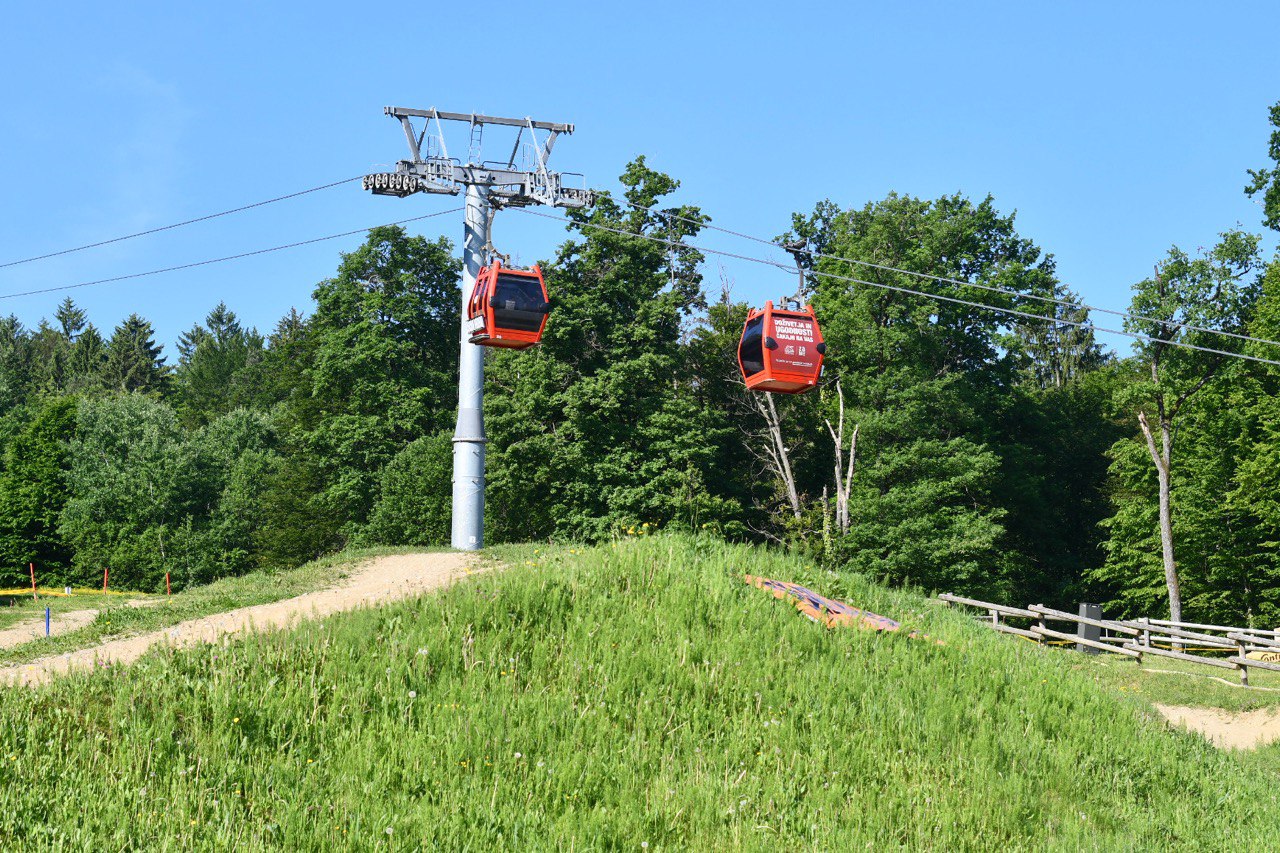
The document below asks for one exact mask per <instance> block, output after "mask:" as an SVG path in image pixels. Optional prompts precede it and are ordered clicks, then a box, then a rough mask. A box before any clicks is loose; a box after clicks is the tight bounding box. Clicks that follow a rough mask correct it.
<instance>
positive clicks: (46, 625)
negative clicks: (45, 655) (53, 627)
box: [44, 607, 49, 637]
mask: <svg viewBox="0 0 1280 853" xmlns="http://www.w3.org/2000/svg"><path fill="white" fill-rule="evenodd" d="M44 635H45V636H46V637H47V636H49V608H47V607H46V608H45V609H44Z"/></svg>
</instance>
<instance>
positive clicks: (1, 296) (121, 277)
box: [0, 207, 462, 299]
mask: <svg viewBox="0 0 1280 853" xmlns="http://www.w3.org/2000/svg"><path fill="white" fill-rule="evenodd" d="M460 210H462V208H461V207H455V208H452V209H450V210H442V211H439V212H438V213H428V214H427V215H425V216H415V217H413V218H412V219H400V220H397V221H395V222H385V223H382V224H381V225H371V226H369V227H367V228H356V229H355V230H352V231H343V232H342V233H341V234H329V235H327V236H325V237H313V238H312V239H310V240H299V241H298V242H297V243H286V244H285V245H283V246H272V247H271V248H269V249H256V250H254V251H252V252H241V253H240V254H238V255H227V256H226V257H224V258H210V259H209V260H205V261H196V262H194V263H190V264H179V265H178V266H174V267H164V268H163V269H158V270H148V271H147V272H135V273H130V274H129V275H118V276H115V277H113V278H100V279H97V280H96V281H82V282H79V283H78V284H63V285H59V286H57V287H42V288H40V289H38V290H24V291H22V292H21V293H0V299H16V298H18V297H19V296H35V295H37V294H40V293H54V292H55V291H59V290H75V289H76V288H79V287H90V286H92V285H95V284H110V283H111V282H116V281H128V280H129V279H134V278H145V277H147V276H151V275H160V274H161V273H166V272H177V271H178V270H189V269H192V268H194V267H204V266H208V265H210V264H220V263H223V262H224V261H235V260H239V259H240V258H251V257H253V256H254V255H266V254H269V253H270V252H279V251H282V250H284V249H296V248H298V247H299V246H310V245H311V244H312V243H323V242H324V241H326V240H336V239H338V238H339V237H350V236H351V235H352V234H362V233H364V232H367V231H372V230H373V229H374V228H384V227H386V226H388V225H405V224H407V223H410V222H420V221H421V220H423V219H431V218H432V217H435V216H444V215H445V214H446V213H457V212H458V211H460Z"/></svg>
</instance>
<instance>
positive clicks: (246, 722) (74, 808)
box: [0, 537, 1280, 850]
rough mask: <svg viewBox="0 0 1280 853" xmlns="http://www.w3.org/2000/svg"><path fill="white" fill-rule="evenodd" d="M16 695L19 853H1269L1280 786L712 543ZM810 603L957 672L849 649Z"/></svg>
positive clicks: (922, 607) (966, 640)
mask: <svg viewBox="0 0 1280 853" xmlns="http://www.w3.org/2000/svg"><path fill="white" fill-rule="evenodd" d="M498 553H499V555H500V556H501V557H502V558H503V559H504V560H505V561H506V562H508V564H510V565H511V566H512V568H511V569H509V570H508V571H506V572H503V573H493V574H488V575H481V576H478V577H476V578H473V579H471V580H469V581H467V582H464V583H462V584H460V585H458V586H456V587H455V588H453V589H452V590H450V591H448V592H447V593H444V594H441V595H438V596H428V597H424V598H422V599H420V600H417V601H413V602H405V603H401V604H397V605H394V606H390V607H386V608H382V609H377V610H370V611H363V612H359V613H354V614H346V615H342V616H335V617H330V618H328V619H326V620H324V621H323V622H322V623H311V624H307V625H304V626H302V627H300V628H298V629H297V630H295V631H291V632H287V633H278V634H271V635H265V636H256V637H251V638H248V639H245V640H242V641H239V642H236V643H234V644H232V645H230V646H228V647H209V648H202V649H192V650H187V651H183V652H178V653H174V652H163V653H156V654H152V655H150V656H148V657H147V658H144V660H143V661H142V662H140V663H139V664H137V665H135V666H134V667H132V668H131V669H128V670H122V671H119V672H97V673H93V674H87V675H81V676H76V677H71V678H68V679H66V680H63V681H60V682H58V683H56V684H53V685H51V686H48V687H45V688H42V689H39V690H34V691H27V690H13V691H9V692H7V693H5V694H4V695H3V696H0V738H2V739H3V742H4V743H5V744H6V745H8V749H7V751H6V752H4V753H2V754H0V792H2V793H0V845H3V846H4V847H14V846H17V845H26V846H65V847H70V848H84V849H128V848H131V847H137V846H145V847H168V848H173V849H179V848H181V849H187V848H220V849H225V848H229V847H235V848H237V849H256V848H273V847H279V848H288V849H303V850H319V849H333V848H346V849H374V848H379V847H386V848H392V849H416V848H418V847H419V846H435V847H442V848H447V849H476V850H482V849H490V848H492V847H494V846H495V845H501V846H503V847H533V848H555V847H561V848H592V849H594V848H605V849H623V848H626V849H640V848H641V847H642V845H644V844H647V847H648V849H649V850H655V849H658V848H674V849H682V848H689V847H692V848H726V847H747V848H769V849H824V850H825V849H849V848H851V847H852V846H854V845H858V846H866V845H869V844H872V843H874V844H875V845H876V846H882V845H898V846H906V847H911V848H930V849H991V848H997V847H1000V848H1011V849H1033V848H1042V847H1045V846H1048V847H1051V848H1070V849H1080V848H1106V849H1113V848H1157V847H1159V848H1175V849H1177V848H1181V849H1196V848H1204V847H1209V848H1215V849H1270V848H1274V847H1275V846H1276V845H1277V840H1278V839H1280V829H1278V828H1277V827H1278V826H1280V819H1277V806H1276V789H1275V784H1274V783H1275V776H1274V775H1273V774H1270V773H1265V772H1262V771H1260V770H1258V769H1256V768H1249V767H1245V766H1242V765H1241V764H1240V763H1238V762H1236V761H1234V760H1233V758H1232V757H1231V756H1230V755H1227V754H1223V753H1219V752H1217V751H1215V750H1214V749H1213V748H1212V747H1210V746H1208V745H1207V744H1206V743H1205V742H1204V741H1203V740H1201V739H1199V738H1197V737H1194V736H1191V735H1185V734H1181V733H1176V732H1171V731H1169V730H1168V729H1167V728H1166V727H1165V725H1164V724H1163V723H1160V722H1158V721H1156V720H1154V719H1153V718H1152V717H1151V715H1150V714H1149V713H1146V712H1144V711H1143V708H1144V706H1143V705H1142V703H1140V702H1139V701H1137V700H1133V699H1127V698H1125V697H1124V695H1123V694H1121V693H1119V692H1118V691H1116V690H1114V689H1112V688H1110V687H1109V686H1106V685H1105V684H1103V685H1099V684H1098V683H1097V680H1096V677H1095V676H1094V675H1091V674H1090V669H1089V668H1088V666H1087V665H1086V666H1081V665H1080V664H1079V663H1078V658H1076V657H1074V656H1071V655H1067V654H1062V653H1056V652H1051V651H1045V650H1041V649H1037V648H1035V647H1034V646H1032V645H1031V644H1022V643H1013V642H1009V641H1008V640H1007V639H1006V638H1003V637H1000V636H997V635H995V634H993V633H991V632H989V631H987V630H986V629H984V628H982V627H980V626H976V625H973V624H971V623H970V622H969V621H968V620H966V619H965V618H964V617H962V616H960V615H958V614H955V613H951V612H947V611H945V610H942V609H941V608H937V607H933V606H930V605H928V604H926V603H925V602H924V601H923V600H922V599H920V598H918V597H915V596H912V595H909V594H899V593H892V592H888V591H885V590H883V589H880V588H878V587H874V586H870V585H864V584H862V583H861V582H859V581H857V580H856V579H853V580H837V579H834V578H828V577H825V576H822V577H819V576H816V575H814V574H812V573H809V572H806V571H805V570H803V568H802V567H800V566H799V565H798V564H797V563H796V562H795V561H794V560H792V559H790V558H787V557H785V556H782V555H778V554H775V553H770V552H766V551H763V550H759V549H749V548H744V547H733V546H727V545H723V544H720V543H717V542H715V541H712V540H707V539H699V540H693V539H686V538H666V537H654V538H646V539H643V540H633V541H627V542H623V543H619V544H618V545H616V546H612V547H610V546H605V547H602V548H597V549H589V550H586V551H578V550H577V549H552V550H548V549H547V548H545V547H542V548H538V549H534V548H533V547H528V548H506V549H501V550H500V551H499V552H498ZM743 572H751V573H754V574H765V575H768V576H773V577H781V578H785V579H794V580H801V581H808V582H809V583H810V584H811V585H814V586H819V587H821V588H823V590H824V591H828V592H831V593H840V594H842V595H844V596H846V600H849V601H851V602H852V603H856V604H859V605H862V606H866V607H869V608H871V609H873V610H877V611H878V612H881V613H885V614H886V615H892V616H895V617H896V618H899V619H901V620H902V621H904V622H905V623H907V624H908V625H910V626H911V627H917V628H921V629H923V630H925V631H927V632H928V633H929V634H930V635H931V636H933V637H936V638H938V639H942V640H944V641H945V642H946V645H945V646H938V645H935V644H931V643H929V642H925V641H920V640H911V639H908V638H907V637H905V636H899V635H883V636H881V635H875V634H867V633H859V632H853V631H827V630H824V629H822V628H820V627H818V626H816V625H814V624H812V623H810V622H809V621H807V620H805V619H803V618H801V617H799V616H797V614H796V613H795V611H794V610H793V609H792V608H791V607H790V606H789V605H787V604H785V603H783V602H778V601H775V600H774V599H773V598H771V597H769V596H768V595H766V594H765V593H762V592H760V591H758V590H754V589H751V588H749V587H747V586H746V585H744V584H743V583H742V582H741V580H739V579H738V576H740V575H741V573H743Z"/></svg>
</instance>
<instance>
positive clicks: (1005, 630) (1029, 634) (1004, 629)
mask: <svg viewBox="0 0 1280 853" xmlns="http://www.w3.org/2000/svg"><path fill="white" fill-rule="evenodd" d="M987 624H988V625H991V627H992V628H994V629H996V630H997V631H999V632H1000V633H1002V634H1017V635H1018V636H1019V637H1026V638H1027V639H1029V640H1039V639H1040V635H1038V634H1036V633H1035V632H1034V631H1027V630H1025V629H1023V628H1015V627H1013V626H1012V625H1005V624H1004V623H1003V622H1001V623H998V624H992V623H990V622H988V623H987Z"/></svg>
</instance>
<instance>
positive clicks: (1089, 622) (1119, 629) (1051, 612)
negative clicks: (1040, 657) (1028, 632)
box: [1031, 604, 1138, 636]
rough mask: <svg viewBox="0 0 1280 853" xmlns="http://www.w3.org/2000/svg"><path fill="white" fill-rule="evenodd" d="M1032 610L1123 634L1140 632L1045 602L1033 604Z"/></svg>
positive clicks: (1063, 620)
mask: <svg viewBox="0 0 1280 853" xmlns="http://www.w3.org/2000/svg"><path fill="white" fill-rule="evenodd" d="M1031 611H1032V612H1033V613H1035V614H1037V615H1040V616H1044V617H1045V618H1048V619H1053V620H1054V621H1057V622H1079V623H1081V624H1084V625H1096V626H1097V627H1099V628H1106V629H1107V630H1108V631H1116V632H1118V633H1121V634H1133V635H1134V636H1137V634H1138V629H1136V628H1131V627H1129V626H1128V625H1127V624H1125V623H1123V622H1115V621H1108V620H1106V619H1090V618H1089V617H1088V616H1077V615H1076V614H1075V613H1068V612H1066V611H1065V610H1054V609H1053V608H1052V607H1045V606H1044V605H1043V604H1033V605H1031Z"/></svg>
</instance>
